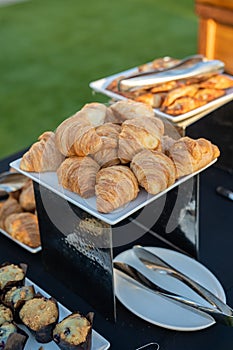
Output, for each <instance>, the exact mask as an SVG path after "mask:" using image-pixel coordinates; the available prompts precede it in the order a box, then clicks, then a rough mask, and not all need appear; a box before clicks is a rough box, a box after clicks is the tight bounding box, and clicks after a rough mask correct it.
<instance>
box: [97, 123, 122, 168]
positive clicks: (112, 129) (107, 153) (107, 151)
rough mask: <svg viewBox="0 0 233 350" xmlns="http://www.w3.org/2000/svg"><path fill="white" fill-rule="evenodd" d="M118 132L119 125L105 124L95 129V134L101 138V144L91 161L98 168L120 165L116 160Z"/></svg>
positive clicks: (117, 159) (119, 129)
mask: <svg viewBox="0 0 233 350" xmlns="http://www.w3.org/2000/svg"><path fill="white" fill-rule="evenodd" d="M120 131H121V127H120V125H117V124H113V123H105V124H104V125H101V126H99V127H97V128H96V132H97V134H98V135H99V136H101V138H102V141H103V144H102V147H101V149H100V150H99V151H97V152H96V153H95V154H94V155H93V159H94V160H95V161H96V162H97V163H98V164H99V165H100V167H108V166H112V165H116V164H119V163H120V160H119V158H118V137H119V133H120Z"/></svg>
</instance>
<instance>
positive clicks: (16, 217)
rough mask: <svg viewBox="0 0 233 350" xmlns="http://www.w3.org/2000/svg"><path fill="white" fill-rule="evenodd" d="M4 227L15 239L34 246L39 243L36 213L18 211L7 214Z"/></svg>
mask: <svg viewBox="0 0 233 350" xmlns="http://www.w3.org/2000/svg"><path fill="white" fill-rule="evenodd" d="M5 229H6V231H7V232H8V233H9V234H10V235H11V237H13V238H15V239H16V240H18V241H20V242H22V243H24V244H26V245H28V246H29V247H32V248H36V247H39V246H40V245H41V241H40V232H39V226H38V218H37V215H35V214H33V213H29V212H27V213H19V214H12V215H9V216H8V217H7V218H6V220H5Z"/></svg>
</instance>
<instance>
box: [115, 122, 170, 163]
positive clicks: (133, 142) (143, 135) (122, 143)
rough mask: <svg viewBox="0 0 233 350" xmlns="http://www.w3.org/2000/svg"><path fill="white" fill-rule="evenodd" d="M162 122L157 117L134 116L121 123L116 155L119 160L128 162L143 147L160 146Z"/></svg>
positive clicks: (153, 148) (152, 147) (154, 147)
mask: <svg viewBox="0 0 233 350" xmlns="http://www.w3.org/2000/svg"><path fill="white" fill-rule="evenodd" d="M163 132H164V124H163V122H162V121H161V120H160V119H158V118H155V117H153V118H149V117H147V118H144V119H140V118H136V119H131V120H126V121H125V122H124V123H123V124H122V130H121V133H120V135H119V150H118V157H119V158H120V160H121V162H122V163H123V164H124V163H128V162H130V161H131V160H132V159H133V157H134V156H135V154H137V153H139V152H140V151H141V150H143V149H145V148H146V149H150V150H155V149H157V148H159V147H160V140H161V137H162V135H163Z"/></svg>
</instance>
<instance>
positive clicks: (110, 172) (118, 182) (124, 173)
mask: <svg viewBox="0 0 233 350" xmlns="http://www.w3.org/2000/svg"><path fill="white" fill-rule="evenodd" d="M138 191H139V188H138V182H137V179H136V177H135V175H134V174H133V172H132V171H131V170H130V169H129V168H128V167H127V166H123V165H116V166H112V167H108V168H104V169H101V170H100V171H99V172H98V173H97V176H96V186H95V193H96V206H97V210H98V211H99V212H101V213H110V212H111V211H113V210H115V209H117V208H119V207H121V206H123V205H124V204H126V203H128V202H130V201H131V200H133V199H135V198H136V197H137V195H138Z"/></svg>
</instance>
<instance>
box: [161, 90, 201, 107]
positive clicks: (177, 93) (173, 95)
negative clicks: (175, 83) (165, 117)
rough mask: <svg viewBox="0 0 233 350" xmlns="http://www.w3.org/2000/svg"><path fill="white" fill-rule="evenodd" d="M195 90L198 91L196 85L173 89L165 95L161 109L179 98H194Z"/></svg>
mask: <svg viewBox="0 0 233 350" xmlns="http://www.w3.org/2000/svg"><path fill="white" fill-rule="evenodd" d="M197 90H198V86H197V85H186V86H182V87H179V88H177V89H173V90H172V91H170V92H169V93H168V94H167V95H166V97H165V99H164V101H163V104H162V109H164V108H166V107H167V106H170V105H171V104H172V103H173V102H174V101H175V100H177V99H178V98H180V97H183V96H185V97H187V96H189V97H192V96H194V95H195V94H196V92H197Z"/></svg>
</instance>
